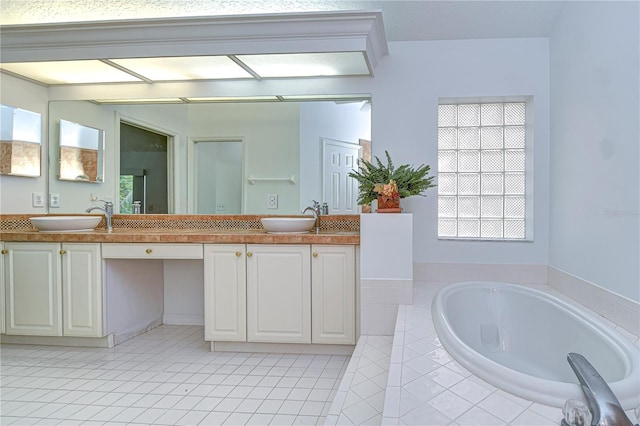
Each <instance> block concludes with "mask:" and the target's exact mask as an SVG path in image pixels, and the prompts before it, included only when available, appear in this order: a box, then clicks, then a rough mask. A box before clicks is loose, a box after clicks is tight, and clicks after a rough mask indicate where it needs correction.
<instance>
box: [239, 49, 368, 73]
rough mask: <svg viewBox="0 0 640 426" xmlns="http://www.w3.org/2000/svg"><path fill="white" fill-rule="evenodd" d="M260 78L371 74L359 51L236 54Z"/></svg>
mask: <svg viewBox="0 0 640 426" xmlns="http://www.w3.org/2000/svg"><path fill="white" fill-rule="evenodd" d="M236 58H238V59H239V60H240V61H242V62H243V63H244V64H245V65H247V66H248V67H249V68H251V69H252V70H253V71H255V72H256V73H257V74H258V75H259V76H260V77H262V78H278V77H323V76H347V75H370V74H371V73H370V72H369V67H368V66H367V62H366V61H365V59H364V55H363V53H362V52H329V53H285V54H273V55H236Z"/></svg>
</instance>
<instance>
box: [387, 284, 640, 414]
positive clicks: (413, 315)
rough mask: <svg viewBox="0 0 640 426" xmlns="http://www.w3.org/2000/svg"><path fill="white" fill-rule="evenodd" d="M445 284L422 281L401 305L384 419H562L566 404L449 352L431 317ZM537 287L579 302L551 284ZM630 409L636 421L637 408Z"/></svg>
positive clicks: (636, 340)
mask: <svg viewBox="0 0 640 426" xmlns="http://www.w3.org/2000/svg"><path fill="white" fill-rule="evenodd" d="M445 285H447V283H441V282H440V283H438V282H428V283H427V282H416V283H415V287H414V304H413V305H408V306H401V307H400V309H399V311H398V320H397V322H396V331H395V335H394V340H393V346H392V351H391V363H390V366H389V376H388V383H387V389H386V394H385V405H384V411H383V421H382V424H383V425H387V424H395V425H398V424H399V425H405V424H406V425H415V424H421V425H470V426H471V425H474V426H477V425H529V426H534V425H536V426H539V425H558V424H559V423H560V419H561V418H562V413H561V409H559V408H556V407H549V406H545V405H542V404H539V403H535V402H531V401H527V400H525V399H522V398H520V397H517V396H514V395H511V394H509V393H507V392H504V391H502V390H499V389H497V388H495V387H494V386H492V385H490V384H488V383H487V382H485V381H484V380H482V379H480V378H478V377H476V376H474V375H473V374H471V373H470V372H469V371H467V370H466V369H464V368H463V367H461V366H460V365H459V364H458V363H457V362H456V361H455V360H453V359H452V358H451V357H450V356H449V354H448V353H447V351H446V350H445V349H444V348H443V347H442V345H441V344H440V341H439V340H438V336H437V334H436V331H435V329H434V327H433V321H432V319H431V302H432V300H433V297H434V295H435V293H436V292H437V290H438V289H440V288H441V287H443V286H445ZM535 288H537V289H539V290H542V291H546V292H549V293H550V294H552V295H554V296H556V297H558V298H560V299H563V300H566V301H567V302H569V303H572V304H575V301H573V300H572V299H570V298H569V297H567V296H565V295H563V294H561V293H560V292H558V291H557V290H555V289H553V288H551V287H550V286H546V285H545V286H535ZM585 309H586V310H587V311H589V310H588V309H587V308H585ZM590 313H591V314H592V315H595V316H598V315H597V314H595V313H593V312H590ZM600 320H603V321H605V322H607V320H605V319H603V318H600ZM609 325H610V326H612V327H614V328H616V330H617V331H618V332H620V334H622V335H623V336H624V337H626V338H627V339H629V340H631V341H632V342H634V343H635V344H636V346H640V341H639V339H638V337H637V336H635V335H633V334H631V333H629V332H628V331H626V330H625V329H623V328H622V327H619V326H616V325H615V324H613V323H609ZM627 415H628V416H629V418H631V419H633V420H634V421H635V414H634V413H633V412H632V411H628V412H627Z"/></svg>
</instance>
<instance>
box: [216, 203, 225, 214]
mask: <svg viewBox="0 0 640 426" xmlns="http://www.w3.org/2000/svg"><path fill="white" fill-rule="evenodd" d="M226 209H227V205H226V204H225V203H224V202H223V201H218V202H217V203H216V210H217V211H219V212H223V211H225V210H226Z"/></svg>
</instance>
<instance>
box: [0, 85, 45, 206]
mask: <svg viewBox="0 0 640 426" xmlns="http://www.w3.org/2000/svg"><path fill="white" fill-rule="evenodd" d="M0 86H1V87H2V91H1V92H0V103H2V104H3V105H9V106H12V107H16V108H22V109H26V110H29V111H33V112H37V113H39V114H42V142H43V143H42V151H41V160H42V161H41V164H42V166H41V167H40V177H21V176H5V175H3V176H0V213H46V211H47V209H46V208H42V207H32V206H31V193H32V192H41V193H43V194H45V196H46V194H47V165H48V163H47V153H48V151H47V146H48V145H47V140H48V138H47V105H48V96H47V88H46V87H44V86H40V85H38V84H34V83H30V82H28V81H25V80H22V79H19V78H15V77H12V76H10V75H7V74H2V84H1V85H0Z"/></svg>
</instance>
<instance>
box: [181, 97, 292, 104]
mask: <svg viewBox="0 0 640 426" xmlns="http://www.w3.org/2000/svg"><path fill="white" fill-rule="evenodd" d="M185 100H187V101H188V102H192V103H199V102H278V101H280V99H279V98H278V97H277V96H216V97H205V98H185Z"/></svg>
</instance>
